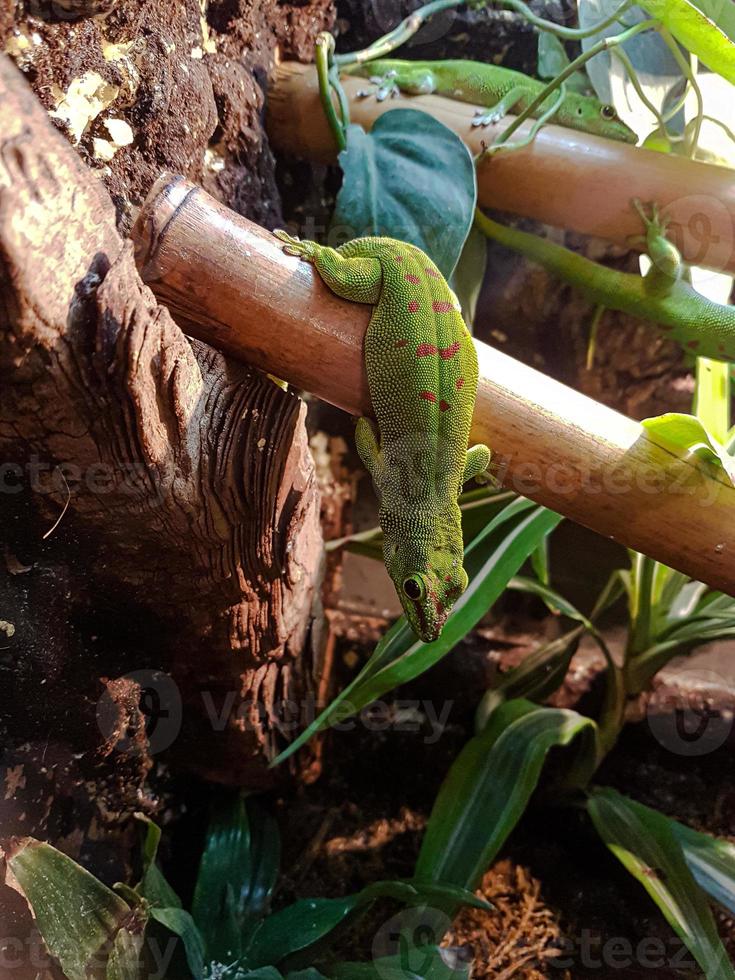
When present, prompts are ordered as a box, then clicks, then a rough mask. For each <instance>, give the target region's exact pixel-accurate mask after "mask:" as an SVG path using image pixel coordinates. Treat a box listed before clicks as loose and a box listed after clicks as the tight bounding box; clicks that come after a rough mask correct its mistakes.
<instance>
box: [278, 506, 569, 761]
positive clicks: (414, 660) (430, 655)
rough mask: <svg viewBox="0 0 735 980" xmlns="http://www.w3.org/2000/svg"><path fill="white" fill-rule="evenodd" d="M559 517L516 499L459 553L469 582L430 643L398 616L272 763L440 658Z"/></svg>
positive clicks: (480, 613) (463, 632)
mask: <svg viewBox="0 0 735 980" xmlns="http://www.w3.org/2000/svg"><path fill="white" fill-rule="evenodd" d="M560 520H561V517H560V516H559V515H558V514H555V513H553V511H550V510H546V508H544V507H538V506H536V505H535V504H533V503H532V502H531V501H528V500H523V499H520V498H519V499H517V500H514V501H512V503H510V504H508V505H507V506H506V507H505V508H504V509H503V510H502V511H501V512H500V513H499V514H498V515H496V517H495V518H494V519H493V520H492V521H491V522H490V524H488V526H487V527H486V528H485V530H484V531H483V532H482V534H481V535H480V536H479V537H478V538H476V539H475V540H474V541H473V542H472V543H471V545H470V546H469V547H468V548H467V551H466V552H465V568H466V569H467V573H468V575H469V576H470V583H469V585H468V587H467V589H466V591H465V592H464V594H463V595H462V596H461V597H460V599H459V600H458V602H457V604H456V606H455V608H454V610H453V612H452V615H451V616H450V617H449V619H448V620H447V622H446V624H445V626H444V629H443V630H442V634H441V636H440V637H439V639H438V640H434V642H433V643H423V642H422V641H421V640H417V639H416V637H415V635H414V633H413V631H412V630H411V627H410V626H409V625H408V623H407V622H406V620H405V617H401V618H400V619H399V620H397V621H396V622H395V623H394V624H393V626H392V627H391V629H390V630H389V631H388V632H387V633H386V635H385V636H384V637H383V639H382V640H381V641H380V643H378V645H377V646H376V648H375V651H374V653H373V655H372V657H371V658H370V660H369V661H368V662H367V664H366V665H365V666H364V667H363V669H362V671H361V672H360V674H359V675H358V676H357V677H356V678H355V680H354V681H353V682H352V683H351V684H350V685H349V686H348V687H347V688H345V690H344V691H342V693H341V694H340V695H339V696H338V697H337V698H335V700H334V701H333V702H332V703H331V704H330V705H329V706H328V707H327V708H326V709H325V710H324V711H323V712H322V713H321V714H320V715H319V717H318V718H316V720H315V721H313V722H312V723H311V724H310V725H309V726H308V728H306V729H305V731H304V732H302V734H301V735H300V736H299V737H298V738H297V739H296V740H295V741H294V742H293V743H292V744H291V745H290V746H289V747H288V748H287V749H286V750H285V751H284V752H282V753H281V754H280V755H279V756H278V758H277V759H276V760H275V762H274V763H273V765H277V764H278V763H280V762H283V761H284V760H285V759H287V758H288V757H289V756H290V755H293V753H294V752H296V751H297V750H298V749H300V748H301V746H302V745H304V744H305V743H306V742H307V741H308V740H309V739H310V738H311V737H312V735H314V734H316V732H318V731H321V730H322V729H324V728H327V727H329V725H331V724H333V723H334V722H336V721H343V720H344V719H345V718H347V717H349V716H350V715H354V714H355V713H357V712H358V711H360V710H361V709H362V708H364V707H365V706H366V705H368V704H370V703H371V701H374V700H375V699H376V698H379V697H381V696H382V695H383V694H385V693H386V692H387V691H390V690H392V689H393V688H395V687H398V686H399V685H400V684H405V683H406V682H407V681H409V680H412V679H413V678H414V677H418V676H419V675H420V674H422V673H424V671H426V670H428V669H429V667H432V666H433V665H434V664H435V663H437V662H438V661H439V660H441V659H442V657H444V656H446V654H447V653H449V652H450V650H452V649H453V648H454V647H455V646H456V644H457V643H459V641H460V640H462V639H463V638H464V637H465V636H466V635H467V633H468V632H469V631H470V630H471V629H472V628H473V627H474V626H475V625H476V624H477V623H478V622H479V621H480V619H481V618H482V617H483V616H484V615H485V613H486V612H487V611H488V609H489V608H490V607H491V606H492V605H493V603H494V602H495V601H496V599H497V598H498V596H499V595H500V594H501V593H502V592H503V590H504V589H505V587H506V586H507V584H508V582H509V581H510V579H511V578H512V577H513V575H515V573H516V572H517V571H518V570H519V568H520V567H521V565H522V564H523V562H524V561H525V560H526V559H527V558H528V556H529V555H530V554H531V552H532V551H533V550H534V548H535V547H537V545H538V544H539V542H540V541H542V540H543V539H544V538H545V537H546V535H547V534H549V532H550V531H552V530H553V529H554V528H555V527H556V526H557V524H558V523H559V521H560Z"/></svg>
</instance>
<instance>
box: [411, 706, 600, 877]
mask: <svg viewBox="0 0 735 980" xmlns="http://www.w3.org/2000/svg"><path fill="white" fill-rule="evenodd" d="M580 735H582V736H583V738H582V742H581V745H580V747H579V752H580V755H579V757H578V766H579V770H580V778H582V779H583V775H582V773H591V771H592V766H593V765H594V759H595V724H594V722H593V721H591V720H590V719H589V718H584V717H582V715H579V714H577V713H576V712H575V711H567V710H562V709H558V708H540V707H538V706H537V705H534V704H531V703H530V702H529V701H520V700H518V701H509V702H507V703H506V704H504V705H502V706H501V707H500V708H499V709H498V710H497V711H496V712H495V713H494V714H493V716H492V717H491V719H490V723H489V725H488V726H487V728H486V729H485V731H483V732H482V733H481V734H480V735H477V736H475V737H474V738H473V739H471V740H470V741H469V742H468V743H467V745H466V746H465V747H464V749H463V750H462V752H461V753H460V754H459V757H458V758H457V760H456V761H455V762H454V764H453V765H452V768H451V769H450V770H449V774H448V776H447V778H446V779H445V780H444V783H443V785H442V788H441V789H440V791H439V795H438V797H437V800H436V803H435V804H434V809H433V810H432V812H431V817H430V818H429V824H428V827H427V829H426V835H425V837H424V841H423V844H422V846H421V851H420V853H419V858H418V862H417V864H416V878H418V879H423V878H426V879H428V880H431V881H441V882H451V883H453V884H456V885H461V886H462V887H463V888H475V887H476V886H477V884H478V882H479V880H480V878H481V877H482V874H483V873H484V871H485V869H486V868H487V866H488V865H489V864H490V862H491V861H492V860H493V858H494V857H495V856H496V855H497V853H498V851H499V850H500V848H501V847H502V846H503V844H504V842H505V840H506V839H507V837H508V835H509V834H510V832H511V831H512V830H513V828H514V827H515V825H516V824H517V822H518V820H519V819H520V817H521V814H522V813H523V811H524V810H525V808H526V805H527V803H528V801H529V799H530V797H531V794H532V793H533V791H534V789H535V788H536V785H537V783H538V779H539V776H540V774H541V769H542V768H543V764H544V760H545V759H546V755H547V753H548V751H549V749H551V748H552V747H553V746H563V745H569V744H570V743H571V742H573V741H574V740H575V739H576V738H577V737H578V736H580Z"/></svg>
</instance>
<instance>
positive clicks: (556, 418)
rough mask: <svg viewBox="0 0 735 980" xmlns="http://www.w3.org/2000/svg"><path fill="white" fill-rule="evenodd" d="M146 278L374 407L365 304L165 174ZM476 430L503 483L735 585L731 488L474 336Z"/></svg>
mask: <svg viewBox="0 0 735 980" xmlns="http://www.w3.org/2000/svg"><path fill="white" fill-rule="evenodd" d="M134 236H135V238H136V246H137V262H138V266H139V268H140V270H141V274H142V277H143V279H144V280H145V281H146V282H147V283H148V284H149V285H150V286H151V287H152V288H153V290H154V291H155V293H156V295H157V296H158V297H159V299H160V300H161V301H162V302H164V303H166V304H167V305H168V306H169V308H170V309H171V310H172V311H173V312H174V313H175V314H176V315H178V317H179V318H180V320H181V321H183V322H184V323H185V325H186V329H187V331H188V332H190V333H192V334H193V335H194V336H196V337H199V338H201V339H202V340H205V341H206V342H207V343H210V344H212V345H213V346H215V347H217V348H219V349H220V350H222V351H224V352H226V353H228V354H231V355H233V356H234V357H237V358H241V359H243V360H246V361H248V362H250V363H252V364H254V365H256V366H257V367H259V368H261V369H262V370H264V371H269V372H272V373H274V374H277V375H278V376H279V377H282V378H285V379H286V380H287V381H289V382H291V383H292V384H294V385H295V386H296V387H298V388H303V389H306V390H308V391H311V392H313V393H314V394H315V395H317V396H318V397H319V398H322V399H324V400H325V401H328V402H331V403H332V404H334V405H337V406H339V407H340V408H342V409H344V410H345V411H348V412H351V413H353V414H361V413H364V412H369V411H370V398H369V394H368V388H367V380H366V377H365V372H364V367H363V358H362V341H363V335H364V332H365V328H366V326H367V322H368V319H369V316H370V309H369V307H367V306H362V305H358V304H355V303H349V302H346V301H344V300H341V299H339V298H338V297H336V296H335V295H333V294H332V293H331V292H330V291H329V290H328V289H327V287H326V286H324V285H323V283H322V282H321V280H320V279H319V277H318V276H316V275H315V274H314V273H313V271H312V269H311V267H310V266H309V265H307V264H306V263H303V262H300V261H299V260H298V259H294V258H291V257H289V256H286V255H284V254H283V252H282V251H281V248H280V245H279V243H278V242H277V241H276V240H275V239H274V238H273V237H272V236H271V235H270V234H269V233H268V232H267V231H265V230H264V229H262V228H260V227H258V226H257V225H254V224H253V223H252V222H250V221H247V220H246V219H245V218H242V217H240V216H239V215H237V214H235V213H234V212H232V211H229V210H228V209H227V208H225V207H224V206H222V205H221V204H219V203H217V202H216V201H215V200H213V199H212V198H211V197H209V196H208V195H207V194H205V193H204V192H203V191H201V190H199V189H198V188H197V187H196V186H195V185H193V184H190V183H188V182H187V181H185V180H184V179H183V178H180V177H172V176H170V175H168V176H165V177H163V178H162V179H161V180H160V181H159V182H158V184H157V185H156V186H155V187H154V189H153V190H152V192H151V195H150V197H149V199H148V201H147V202H146V204H145V205H144V207H143V210H142V212H141V214H140V217H139V220H138V223H137V225H136V228H135V229H134ZM476 346H477V351H478V356H479V362H480V375H481V378H480V389H479V394H478V399H477V406H476V410H475V418H474V425H473V432H472V439H473V441H476V442H485V443H487V444H488V445H490V446H491V447H492V448H493V450H494V453H495V460H496V466H497V468H498V471H499V474H500V476H501V478H502V480H503V482H504V483H505V484H506V485H507V486H510V487H512V488H513V489H515V490H517V491H518V492H519V493H522V494H524V495H525V496H528V497H531V498H532V499H534V500H537V501H539V503H542V504H545V505H546V506H548V507H551V508H552V509H554V510H557V511H559V512H560V513H562V514H565V515H566V516H567V517H570V518H573V519H574V520H576V521H579V522H580V523H581V524H585V525H587V526H588V527H591V528H592V529H593V530H595V531H598V532H599V533H600V534H604V535H607V536H610V537H612V538H614V539H616V540H617V541H620V542H622V543H623V544H625V545H627V546H628V547H631V548H635V549H637V550H639V551H643V552H645V553H646V554H649V555H651V556H653V557H654V558H658V559H659V560H661V561H664V562H666V563H667V564H670V565H673V566H674V567H675V568H678V569H681V571H683V572H686V573H687V574H689V575H691V576H692V577H693V578H695V579H701V580H702V581H705V582H707V583H709V584H710V585H711V586H713V587H716V588H721V589H723V590H725V591H726V592H731V593H735V521H734V520H733V515H734V514H735V487H733V486H732V485H731V484H729V483H728V482H727V480H726V479H725V477H724V476H722V475H719V474H718V473H716V472H714V471H710V470H708V469H706V468H705V467H704V465H703V464H698V463H696V462H695V461H693V460H687V461H685V460H682V459H680V458H678V457H676V456H674V455H673V454H671V453H669V452H667V451H665V450H664V449H662V448H660V447H658V446H656V445H655V444H653V443H652V442H651V441H650V439H649V438H648V436H647V434H646V432H645V430H644V429H643V428H642V427H641V426H640V425H639V424H638V423H637V422H633V421H631V420H630V419H628V418H625V417H624V416H622V415H619V414H618V413H617V412H614V411H612V410H611V409H609V408H606V407H605V406H604V405H600V404H598V403H597V402H594V401H593V400H592V399H590V398H587V397H586V396H585V395H582V394H579V393H578V392H576V391H573V390H572V389H571V388H567V387H566V386H564V385H562V384H559V383H558V382H556V381H553V380H552V379H551V378H548V377H546V376H545V375H543V374H540V373H539V372H538V371H535V370H533V369H532V368H530V367H527V366H526V365H524V364H521V363H519V362H518V361H515V360H513V359H512V358H510V357H508V356H506V355H505V354H502V353H500V352H499V351H496V350H494V349H493V348H491V347H488V346H487V345H486V344H482V343H480V342H476Z"/></svg>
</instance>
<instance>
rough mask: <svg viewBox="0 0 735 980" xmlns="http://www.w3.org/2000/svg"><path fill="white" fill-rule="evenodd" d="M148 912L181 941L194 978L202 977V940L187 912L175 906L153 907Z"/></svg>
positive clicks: (203, 955) (204, 953) (203, 961)
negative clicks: (165, 907)
mask: <svg viewBox="0 0 735 980" xmlns="http://www.w3.org/2000/svg"><path fill="white" fill-rule="evenodd" d="M150 914H151V918H152V919H155V920H156V922H160V923H161V925H162V926H165V927H166V928H167V929H168V930H169V931H170V932H172V933H173V934H174V935H175V936H178V937H179V939H180V940H181V941H182V943H183V944H184V951H185V952H186V962H187V963H188V965H189V969H190V970H191V975H192V976H193V977H194V980H199V978H200V977H203V976H204V963H205V958H206V950H205V948H204V940H203V938H202V935H201V933H200V932H199V930H198V929H197V927H196V924H195V922H194V919H193V918H192V917H191V916H190V915H189V913H188V912H185V911H184V909H177V908H167V909H163V908H153V909H151V910H150Z"/></svg>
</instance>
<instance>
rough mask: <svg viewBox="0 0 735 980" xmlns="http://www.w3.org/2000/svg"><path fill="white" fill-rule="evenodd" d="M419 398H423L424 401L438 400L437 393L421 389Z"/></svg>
mask: <svg viewBox="0 0 735 980" xmlns="http://www.w3.org/2000/svg"><path fill="white" fill-rule="evenodd" d="M419 398H423V399H424V401H427V402H435V401H436V395H435V394H434V392H433V391H420V392H419Z"/></svg>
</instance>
